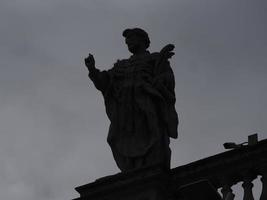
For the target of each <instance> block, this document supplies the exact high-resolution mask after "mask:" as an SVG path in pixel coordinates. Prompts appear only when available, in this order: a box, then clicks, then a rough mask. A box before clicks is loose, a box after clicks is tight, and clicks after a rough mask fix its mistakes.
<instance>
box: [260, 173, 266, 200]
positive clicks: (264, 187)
mask: <svg viewBox="0 0 267 200" xmlns="http://www.w3.org/2000/svg"><path fill="white" fill-rule="evenodd" d="M261 182H262V192H261V197H260V200H266V199H267V171H265V172H263V173H262V177H261Z"/></svg>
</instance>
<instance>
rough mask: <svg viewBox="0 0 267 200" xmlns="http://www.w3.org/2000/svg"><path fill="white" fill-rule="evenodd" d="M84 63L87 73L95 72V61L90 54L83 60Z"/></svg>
mask: <svg viewBox="0 0 267 200" xmlns="http://www.w3.org/2000/svg"><path fill="white" fill-rule="evenodd" d="M84 63H85V65H86V67H87V69H88V71H89V72H92V71H94V70H96V68H95V59H94V56H93V55H92V54H90V53H89V56H88V57H87V58H85V59H84Z"/></svg>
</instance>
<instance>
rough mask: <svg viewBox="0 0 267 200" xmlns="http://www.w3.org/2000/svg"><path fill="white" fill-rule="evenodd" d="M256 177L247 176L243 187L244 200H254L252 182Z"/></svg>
mask: <svg viewBox="0 0 267 200" xmlns="http://www.w3.org/2000/svg"><path fill="white" fill-rule="evenodd" d="M255 178H256V177H255V176H251V175H247V176H245V177H244V181H243V184H242V187H243V189H244V197H243V200H254V197H253V193H252V188H253V183H252V181H253V180H254V179H255Z"/></svg>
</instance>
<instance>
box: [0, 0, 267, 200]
mask: <svg viewBox="0 0 267 200" xmlns="http://www.w3.org/2000/svg"><path fill="white" fill-rule="evenodd" d="M266 19H267V1H266V0H234V1H233V0H223V1H222V0H164V1H163V0H162V1H159V0H134V1H133V0H75V1H74V0H45V1H44V0H43V1H41V0H1V1H0V111H1V112H0V163H1V165H0V199H5V200H65V199H72V198H75V197H78V194H77V193H76V192H75V191H74V187H76V186H78V185H82V184H85V183H88V182H92V181H94V180H95V179H96V178H99V177H103V176H106V175H111V174H115V173H117V172H118V168H117V167H116V165H115V162H114V160H113V157H112V154H111V151H110V148H109V146H108V144H107V143H106V137H107V132H108V126H109V121H108V119H107V116H106V114H105V108H104V104H103V98H102V96H101V94H100V92H99V91H97V90H96V89H95V88H94V86H93V84H92V83H91V82H90V80H89V79H88V77H87V70H86V68H85V66H84V63H83V58H84V57H85V56H87V55H88V53H89V52H91V53H92V54H94V56H95V59H96V65H97V66H99V68H100V69H102V70H104V69H109V68H110V67H111V66H112V64H113V63H114V62H115V61H116V60H117V59H119V58H127V57H129V53H128V51H127V48H126V46H125V44H124V38H123V37H122V35H121V33H122V31H123V30H124V29H125V28H132V27H141V28H143V29H145V30H146V31H147V32H148V33H149V35H150V39H151V47H150V51H151V52H154V51H159V50H160V49H161V48H162V47H163V46H164V45H166V44H168V43H173V44H175V46H176V48H175V52H176V55H175V56H174V57H173V58H172V60H171V65H172V67H173V70H174V73H175V77H176V97H177V103H176V108H177V111H178V114H179V117H180V125H179V138H178V140H172V143H171V147H172V152H173V154H172V167H176V166H180V165H184V164H187V163H189V162H192V161H195V160H198V159H201V158H204V157H208V156H211V155H214V154H217V153H221V152H224V151H225V150H224V149H223V146H222V144H223V143H224V142H227V141H234V142H237V143H241V142H244V141H246V140H247V136H248V135H250V134H253V133H256V132H257V133H259V138H260V139H266V138H267V123H266V119H267V109H266V108H267V94H266V90H267V38H266V36H267V23H266ZM240 199H241V198H237V200H240Z"/></svg>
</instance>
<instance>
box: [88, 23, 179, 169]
mask: <svg viewBox="0 0 267 200" xmlns="http://www.w3.org/2000/svg"><path fill="white" fill-rule="evenodd" d="M123 36H124V37H125V42H126V45H127V46H128V50H129V51H130V52H131V53H132V56H131V57H130V58H127V59H122V60H118V61H117V62H116V63H115V64H114V66H113V67H112V68H111V69H109V70H104V71H100V70H98V69H97V68H96V67H95V60H94V57H93V55H91V54H89V56H88V57H87V58H86V59H85V65H86V66H87V68H88V70H89V77H90V79H91V80H92V81H93V83H94V85H95V87H96V88H97V89H98V90H100V91H101V92H102V94H103V97H104V100H105V106H106V113H107V116H108V118H109V120H110V123H111V124H110V128H109V133H108V139H107V140H108V143H109V145H110V147H111V150H112V153H113V156H114V159H115V161H116V163H117V165H118V167H119V168H120V170H121V171H123V172H126V171H130V170H135V169H139V168H143V167H148V166H151V165H155V164H163V165H165V167H166V168H170V159H171V150H170V148H169V143H170V139H169V137H172V138H177V134H178V133H177V126H178V116H177V113H176V111H175V101H176V99H175V92H174V87H175V81H174V74H173V71H172V69H171V67H170V63H169V61H168V60H169V59H170V58H171V57H172V56H173V55H174V53H173V49H174V45H171V44H169V45H166V46H165V47H164V48H163V49H162V50H161V51H160V52H155V53H150V52H149V51H148V50H147V48H148V47H149V44H150V40H149V37H148V35H147V33H146V32H145V31H144V30H142V29H139V28H134V29H126V30H125V31H124V32H123Z"/></svg>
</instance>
